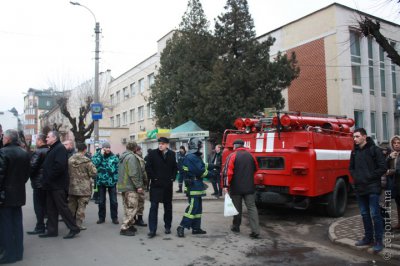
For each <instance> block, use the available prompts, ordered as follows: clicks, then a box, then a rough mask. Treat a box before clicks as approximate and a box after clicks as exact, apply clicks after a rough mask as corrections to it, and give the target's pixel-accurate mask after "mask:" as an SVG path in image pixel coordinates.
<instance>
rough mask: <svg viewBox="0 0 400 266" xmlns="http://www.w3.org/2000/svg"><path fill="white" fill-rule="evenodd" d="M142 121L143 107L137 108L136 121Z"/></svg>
mask: <svg viewBox="0 0 400 266" xmlns="http://www.w3.org/2000/svg"><path fill="white" fill-rule="evenodd" d="M142 120H144V106H143V105H142V106H139V107H138V121H142Z"/></svg>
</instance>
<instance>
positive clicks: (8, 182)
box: [0, 129, 29, 264]
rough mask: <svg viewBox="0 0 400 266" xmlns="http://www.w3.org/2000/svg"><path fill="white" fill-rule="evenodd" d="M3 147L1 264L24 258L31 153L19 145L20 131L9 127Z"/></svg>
mask: <svg viewBox="0 0 400 266" xmlns="http://www.w3.org/2000/svg"><path fill="white" fill-rule="evenodd" d="M3 144H4V147H3V148H2V149H1V150H0V251H2V252H0V264H3V263H13V262H16V261H20V260H22V256H23V252H24V246H23V226H22V206H23V205H25V201H26V194H25V183H26V181H28V178H29V154H28V153H27V152H26V151H25V150H24V149H22V148H21V147H20V146H19V144H18V132H17V131H16V130H11V129H10V130H6V132H5V134H4V136H3Z"/></svg>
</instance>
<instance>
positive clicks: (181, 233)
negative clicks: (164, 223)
mask: <svg viewBox="0 0 400 266" xmlns="http://www.w3.org/2000/svg"><path fill="white" fill-rule="evenodd" d="M176 232H177V234H178V237H185V228H184V227H183V226H178V228H177V229H176Z"/></svg>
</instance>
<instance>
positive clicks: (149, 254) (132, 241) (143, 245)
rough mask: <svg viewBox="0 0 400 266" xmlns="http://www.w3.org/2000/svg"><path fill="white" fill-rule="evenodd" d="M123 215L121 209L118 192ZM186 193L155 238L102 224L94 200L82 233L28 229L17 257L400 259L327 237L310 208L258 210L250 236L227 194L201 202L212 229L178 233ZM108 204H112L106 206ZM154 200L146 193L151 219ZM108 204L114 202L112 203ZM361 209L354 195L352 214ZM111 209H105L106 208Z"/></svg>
mask: <svg viewBox="0 0 400 266" xmlns="http://www.w3.org/2000/svg"><path fill="white" fill-rule="evenodd" d="M119 203H120V204H119V218H120V221H121V220H122V217H123V211H122V204H121V203H122V202H121V198H120V197H119ZM186 205H187V204H186V202H185V201H182V200H180V201H174V203H173V207H174V212H173V229H172V234H171V235H165V234H164V230H162V229H163V222H162V216H163V209H162V205H161V206H160V211H159V229H158V232H157V236H156V237H155V238H153V239H148V238H147V231H148V230H147V228H143V227H138V232H137V235H136V236H133V237H126V236H120V235H119V230H120V229H119V225H114V224H112V223H111V219H110V218H109V216H107V218H106V223H104V224H100V225H97V224H96V221H97V205H96V204H94V203H93V202H91V203H90V204H89V206H88V209H87V214H86V222H85V225H86V227H87V228H88V229H87V230H86V231H82V232H81V233H80V234H79V235H78V236H77V237H76V238H74V239H68V240H64V239H63V238H62V236H63V235H65V234H67V233H68V230H67V228H66V227H65V225H64V223H63V222H60V229H59V237H57V238H49V239H41V238H39V237H37V236H31V235H27V234H25V238H24V245H25V253H24V260H23V261H21V262H18V263H15V264H13V265H16V266H19V265H21V266H22V265H29V266H39V265H40V266H54V265H57V266H64V265H65V266H71V265H76V266H80V265H82V266H89V265H96V266H102V265H115V266H117V265H123V266H125V265H149V266H152V265H162V266H167V265H205V266H206V265H213V266H215V265H398V263H399V262H398V261H397V262H395V261H389V262H385V261H383V260H382V259H381V258H380V257H379V256H376V255H370V254H367V253H365V252H360V251H356V250H351V249H349V248H346V247H342V246H338V245H336V244H333V243H331V242H330V240H329V239H328V227H329V224H330V223H332V222H333V221H334V219H332V218H327V217H323V216H320V215H318V214H316V213H314V212H312V211H298V210H289V209H276V208H267V209H262V210H260V214H259V216H260V224H261V227H262V233H261V235H262V239H259V240H252V239H250V238H249V236H248V235H249V233H250V229H249V227H248V221H247V219H246V218H244V219H243V225H242V227H241V233H240V234H234V233H232V232H231V231H230V230H229V228H230V224H231V218H225V217H223V201H222V199H221V200H207V201H204V203H203V211H204V213H203V221H202V223H203V226H202V228H203V229H205V230H206V231H207V234H206V235H200V236H199V235H192V234H191V233H190V232H188V231H185V234H186V237H185V238H178V237H177V236H176V227H177V225H178V224H179V222H180V219H181V217H182V214H183V212H184V209H185V208H186ZM107 207H108V206H107ZM148 207H149V203H148V202H147V201H146V206H145V217H146V218H145V221H146V222H147V214H148ZM107 211H108V210H107ZM23 213H24V230H25V231H29V230H31V229H33V227H34V225H35V217H34V213H33V207H32V190H31V188H30V184H27V205H26V206H25V207H24V208H23ZM356 213H358V209H357V206H356V205H355V203H354V202H352V203H351V204H350V205H349V209H348V212H347V213H346V215H354V214H356ZM108 214H109V213H107V215H108Z"/></svg>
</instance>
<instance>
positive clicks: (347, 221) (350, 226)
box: [329, 210, 400, 260]
mask: <svg viewBox="0 0 400 266" xmlns="http://www.w3.org/2000/svg"><path fill="white" fill-rule="evenodd" d="M391 224H392V225H395V224H397V211H395V210H392V212H391ZM386 229H388V226H387V227H386ZM388 230H390V229H388ZM363 236H364V228H363V224H362V219H361V215H356V216H352V217H347V218H340V219H339V220H337V221H335V222H333V223H332V224H331V225H330V226H329V239H330V240H331V241H332V242H333V243H335V244H339V245H343V246H347V247H350V248H353V249H356V250H366V251H367V252H368V253H373V251H372V249H371V247H369V246H367V247H356V246H355V245H354V244H355V242H356V241H357V240H359V239H362V238H363ZM384 246H385V249H384V250H383V251H382V252H380V253H379V255H380V256H382V257H383V258H384V259H385V260H390V259H391V258H396V259H400V230H394V231H386V230H385V231H384Z"/></svg>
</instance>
